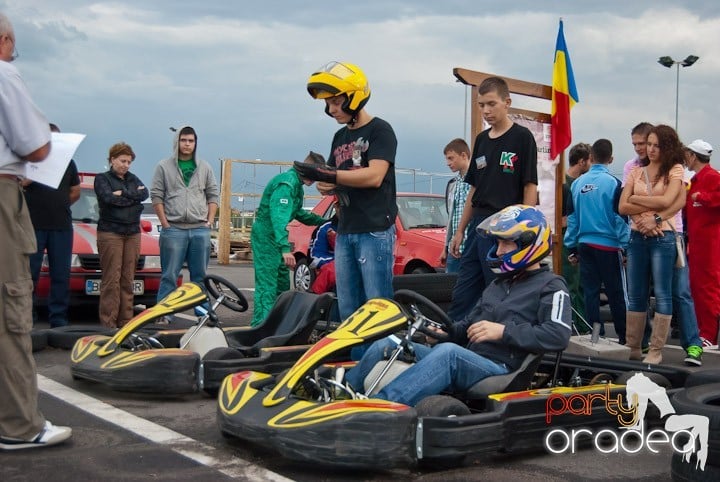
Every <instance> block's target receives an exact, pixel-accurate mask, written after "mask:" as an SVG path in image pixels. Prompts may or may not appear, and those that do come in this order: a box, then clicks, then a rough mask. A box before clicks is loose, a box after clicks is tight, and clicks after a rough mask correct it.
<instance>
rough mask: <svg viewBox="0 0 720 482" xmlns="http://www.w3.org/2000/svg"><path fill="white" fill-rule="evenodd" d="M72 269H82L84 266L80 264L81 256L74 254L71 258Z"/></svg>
mask: <svg viewBox="0 0 720 482" xmlns="http://www.w3.org/2000/svg"><path fill="white" fill-rule="evenodd" d="M46 256H47V255H46ZM44 262H45V260H43V263H44ZM70 267H71V268H81V267H82V264H81V263H80V256H79V255H77V254H73V255H72V256H71V257H70Z"/></svg>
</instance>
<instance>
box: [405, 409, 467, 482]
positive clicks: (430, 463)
mask: <svg viewBox="0 0 720 482" xmlns="http://www.w3.org/2000/svg"><path fill="white" fill-rule="evenodd" d="M415 411H416V412H417V415H418V418H420V417H462V416H463V415H470V409H469V408H468V406H467V405H465V404H464V403H462V402H461V401H460V400H458V399H457V398H454V397H450V396H447V395H431V396H429V397H425V398H423V399H422V400H420V402H418V404H417V405H416V406H415ZM464 460H465V456H464V455H451V456H446V457H425V458H422V459H419V460H418V466H419V467H420V468H423V469H431V470H445V469H453V468H456V467H459V466H461V465H462V464H463V461H464Z"/></svg>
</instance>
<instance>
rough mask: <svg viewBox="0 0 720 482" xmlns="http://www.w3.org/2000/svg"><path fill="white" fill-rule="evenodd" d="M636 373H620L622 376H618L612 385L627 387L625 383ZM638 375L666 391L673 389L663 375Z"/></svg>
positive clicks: (644, 373)
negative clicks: (643, 376)
mask: <svg viewBox="0 0 720 482" xmlns="http://www.w3.org/2000/svg"><path fill="white" fill-rule="evenodd" d="M636 373H638V372H635V371H632V372H625V373H622V374H620V375H618V377H617V378H616V379H615V381H614V382H613V383H615V384H616V385H627V381H628V380H629V379H630V378H631V377H632V376H633V375H635V374H636ZM640 373H642V374H643V375H645V376H646V377H648V378H649V379H650V380H652V381H653V382H655V383H657V384H658V385H660V386H661V387H663V388H664V389H666V390H668V389H670V388H672V387H673V386H672V383H670V380H668V379H667V378H666V377H664V376H663V375H660V374H659V373H655V372H640Z"/></svg>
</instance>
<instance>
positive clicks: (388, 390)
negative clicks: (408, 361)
mask: <svg viewBox="0 0 720 482" xmlns="http://www.w3.org/2000/svg"><path fill="white" fill-rule="evenodd" d="M412 345H413V348H414V350H415V356H416V358H417V363H416V364H415V365H413V366H412V367H410V368H408V369H407V370H405V371H404V372H403V373H402V374H400V375H399V376H398V377H397V378H396V379H395V380H393V381H392V382H390V383H388V384H387V385H385V387H383V388H382V390H380V391H379V392H378V393H377V394H376V395H374V398H381V399H383V400H391V401H394V402H399V403H404V404H405V405H410V406H415V405H416V404H417V403H418V402H419V401H420V400H422V399H423V398H425V397H428V396H430V395H437V394H438V393H441V392H443V391H451V392H463V391H466V390H468V389H469V388H470V387H472V386H473V385H474V384H475V383H477V382H479V381H480V380H483V379H484V378H487V377H491V376H495V375H503V374H505V373H508V372H509V371H510V370H509V369H508V367H507V366H505V364H503V363H496V362H494V361H492V360H489V359H487V358H485V357H483V356H481V355H478V354H477V353H475V352H473V351H470V350H468V349H467V348H463V347H461V346H460V345H456V344H455V343H450V342H448V343H440V344H438V345H436V346H435V347H434V348H432V349H431V348H430V347H428V346H425V345H420V344H418V343H413V344H412ZM395 346H396V342H395V341H393V340H392V339H391V338H383V339H382V340H378V341H376V342H375V343H373V344H372V345H371V346H370V348H369V349H368V350H367V352H366V353H365V355H363V357H362V359H361V360H360V362H359V363H358V364H357V366H355V368H353V369H352V370H350V371H349V372H348V373H347V376H346V380H347V381H348V382H349V383H350V385H351V386H352V387H353V388H355V389H356V390H360V391H364V390H363V381H364V380H365V377H367V375H368V374H369V373H370V370H372V368H373V367H374V366H375V364H376V363H377V362H379V361H381V360H383V359H385V354H386V353H387V354H388V355H389V354H390V353H392V350H393V349H394V348H395Z"/></svg>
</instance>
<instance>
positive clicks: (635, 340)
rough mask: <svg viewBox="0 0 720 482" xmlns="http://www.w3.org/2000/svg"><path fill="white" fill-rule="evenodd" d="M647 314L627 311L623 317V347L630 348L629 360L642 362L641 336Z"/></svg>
mask: <svg viewBox="0 0 720 482" xmlns="http://www.w3.org/2000/svg"><path fill="white" fill-rule="evenodd" d="M646 321H647V313H645V312H644V311H628V312H627V313H626V315H625V346H627V347H629V348H630V359H631V360H642V348H641V347H640V345H641V344H642V339H643V334H644V332H645V322H646Z"/></svg>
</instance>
